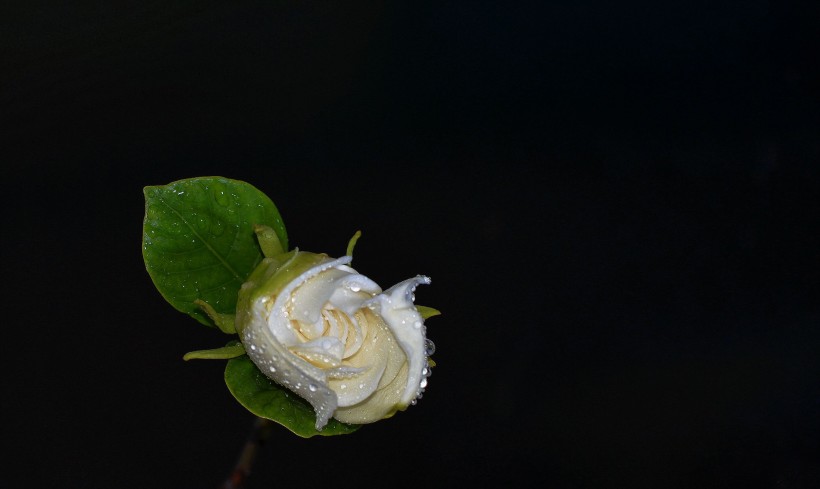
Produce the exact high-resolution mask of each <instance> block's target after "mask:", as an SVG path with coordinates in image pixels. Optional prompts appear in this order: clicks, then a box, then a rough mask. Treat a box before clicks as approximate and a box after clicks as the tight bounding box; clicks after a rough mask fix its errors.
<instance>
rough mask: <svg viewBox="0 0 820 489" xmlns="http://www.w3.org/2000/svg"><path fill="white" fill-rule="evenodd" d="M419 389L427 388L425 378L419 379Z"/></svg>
mask: <svg viewBox="0 0 820 489" xmlns="http://www.w3.org/2000/svg"><path fill="white" fill-rule="evenodd" d="M419 387H421V388H422V389H424V388H425V387H427V377H425V378H423V379H421V382H420V383H419Z"/></svg>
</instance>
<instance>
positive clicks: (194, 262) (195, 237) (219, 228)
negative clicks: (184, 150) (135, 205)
mask: <svg viewBox="0 0 820 489" xmlns="http://www.w3.org/2000/svg"><path fill="white" fill-rule="evenodd" d="M143 193H144V194H145V220H144V222H143V241H142V255H143V259H144V260H145V267H146V269H147V270H148V274H149V275H150V276H151V279H152V280H153V282H154V285H156V287H157V289H158V290H159V292H160V294H162V296H163V297H165V299H166V300H167V301H168V302H169V303H170V304H171V305H172V306H174V307H175V308H176V309H178V310H179V311H182V312H184V313H186V314H189V315H191V316H193V317H194V318H196V319H197V320H198V321H199V322H201V323H202V324H206V325H208V326H213V322H212V321H211V320H210V319H209V318H208V315H207V314H206V313H205V312H204V311H203V310H202V309H200V308H199V307H198V306H197V305H196V303H195V301H197V300H202V301H205V302H207V303H208V304H210V306H211V307H213V309H214V310H215V312H217V313H221V314H234V313H235V310H236V298H237V294H238V292H239V287H240V286H241V285H242V283H243V282H244V281H245V278H246V277H247V276H248V275H249V274H250V273H251V271H253V269H254V267H256V265H257V264H258V263H259V262H260V261H261V260H262V251H261V249H260V247H259V244H258V242H257V240H256V235H255V234H254V231H253V227H254V225H257V224H263V225H267V226H270V227H271V228H273V230H274V231H275V232H276V234H277V236H278V237H279V241H280V242H281V244H282V246H283V248H285V249H287V233H286V231H285V225H284V223H283V222H282V218H281V216H280V215H279V211H278V210H277V209H276V206H275V205H274V204H273V202H271V200H270V199H269V198H268V197H267V196H266V195H265V194H263V193H262V192H260V191H259V190H258V189H256V188H255V187H253V186H252V185H250V184H248V183H245V182H242V181H239V180H230V179H227V178H222V177H198V178H189V179H185V180H179V181H176V182H173V183H170V184H168V185H162V186H156V187H145V189H144V190H143Z"/></svg>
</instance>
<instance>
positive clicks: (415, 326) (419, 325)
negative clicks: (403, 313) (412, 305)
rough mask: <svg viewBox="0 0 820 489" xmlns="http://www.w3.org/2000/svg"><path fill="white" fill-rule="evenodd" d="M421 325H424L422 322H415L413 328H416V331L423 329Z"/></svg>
mask: <svg viewBox="0 0 820 489" xmlns="http://www.w3.org/2000/svg"><path fill="white" fill-rule="evenodd" d="M421 325H422V322H421V321H415V322H414V323H413V327H414V328H416V329H419V328H421Z"/></svg>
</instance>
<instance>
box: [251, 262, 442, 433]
mask: <svg viewBox="0 0 820 489" xmlns="http://www.w3.org/2000/svg"><path fill="white" fill-rule="evenodd" d="M351 260H352V259H351V257H350V256H345V257H342V258H336V259H334V258H331V257H329V256H327V255H324V254H316V253H309V252H301V251H298V250H295V251H291V252H289V253H285V254H281V255H278V256H274V257H268V258H265V259H264V260H263V261H262V263H260V265H259V266H258V267H257V268H256V270H255V271H254V272H253V273H252V274H251V276H250V277H249V279H248V280H247V281H246V282H245V283H244V284H243V285H242V289H241V291H240V294H239V303H238V308H237V318H236V319H237V332H239V334H240V338H241V341H242V343H243V344H244V345H245V351H246V352H247V353H248V356H249V357H250V358H251V360H252V361H253V362H254V364H256V366H257V367H258V368H259V369H260V371H261V372H263V373H264V374H265V375H266V376H267V377H269V378H270V379H272V380H274V381H275V382H276V383H278V384H279V385H282V386H284V387H286V388H287V389H289V390H291V391H293V392H294V393H296V394H298V395H299V396H301V397H302V398H304V399H305V400H307V401H308V402H309V403H310V404H311V405H312V406H313V408H314V410H315V411H316V428H317V429H321V428H322V427H324V426H325V425H326V424H327V422H328V420H329V419H330V418H331V417H333V418H335V419H337V420H339V421H342V422H345V423H352V424H365V423H372V422H375V421H378V420H380V419H383V418H385V417H390V416H392V415H393V414H394V413H395V412H396V411H399V410H403V409H406V408H407V407H408V406H409V405H411V404H413V403H415V400H416V399H417V398H418V397H420V395H421V393H422V392H423V391H424V388H425V387H426V385H427V377H429V375H430V373H431V365H432V363H431V361H430V359H429V355H431V354H432V351H433V347H432V342H431V341H429V340H428V339H427V338H426V327H425V325H424V318H423V317H422V314H421V313H420V312H419V310H418V308H417V307H416V306H415V304H414V299H415V297H414V291H415V289H416V287H417V286H418V285H419V284H429V283H430V279H429V278H428V277H426V276H422V275H419V276H416V277H414V278H410V279H408V280H405V281H402V282H400V283H398V284H396V285H394V286H393V287H391V288H389V289H388V290H384V291H383V290H382V289H381V287H379V285H378V284H376V283H375V282H374V281H373V280H371V279H369V278H368V277H366V276H364V275H362V274H360V273H358V272H357V271H356V270H355V269H353V268H351V267H350V262H351Z"/></svg>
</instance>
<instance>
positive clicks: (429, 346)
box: [424, 338, 436, 357]
mask: <svg viewBox="0 0 820 489" xmlns="http://www.w3.org/2000/svg"><path fill="white" fill-rule="evenodd" d="M435 352H436V344H435V343H433V340H431V339H429V338H428V339H425V340H424V353H425V354H426V355H427V356H428V357H429V356H430V355H432V354H433V353H435Z"/></svg>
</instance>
